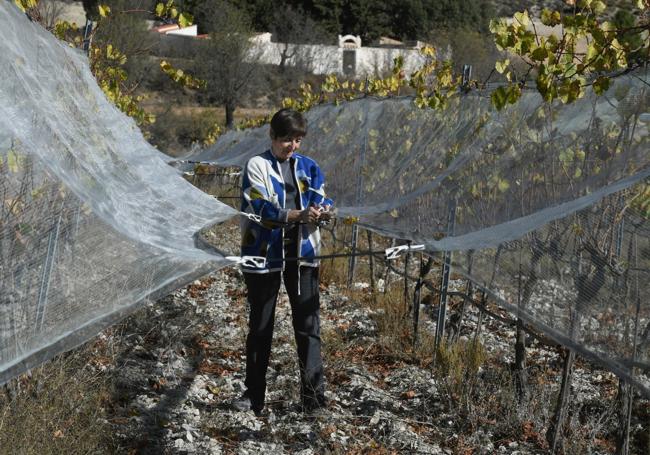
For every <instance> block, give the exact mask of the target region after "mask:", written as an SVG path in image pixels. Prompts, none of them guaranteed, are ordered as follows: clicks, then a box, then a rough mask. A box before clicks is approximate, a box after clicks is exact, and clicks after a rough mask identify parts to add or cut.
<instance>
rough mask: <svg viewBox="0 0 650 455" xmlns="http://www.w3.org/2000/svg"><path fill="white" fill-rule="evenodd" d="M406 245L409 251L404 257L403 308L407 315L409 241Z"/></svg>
mask: <svg viewBox="0 0 650 455" xmlns="http://www.w3.org/2000/svg"><path fill="white" fill-rule="evenodd" d="M406 244H407V245H408V246H409V251H407V252H406V256H405V257H404V308H405V309H406V312H407V313H409V310H410V308H409V307H408V304H409V262H410V261H411V251H410V247H411V241H410V240H408V241H407V242H406Z"/></svg>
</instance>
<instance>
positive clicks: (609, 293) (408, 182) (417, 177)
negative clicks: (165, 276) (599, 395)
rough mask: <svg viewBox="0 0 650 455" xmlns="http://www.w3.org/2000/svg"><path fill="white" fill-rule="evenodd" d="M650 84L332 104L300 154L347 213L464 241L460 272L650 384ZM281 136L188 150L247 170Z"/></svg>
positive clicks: (426, 239) (629, 80) (433, 240)
mask: <svg viewBox="0 0 650 455" xmlns="http://www.w3.org/2000/svg"><path fill="white" fill-rule="evenodd" d="M649 81H650V78H649V77H648V74H647V72H645V71H640V72H636V73H633V74H630V75H627V76H625V77H620V78H617V79H616V81H615V83H614V85H613V88H611V89H610V91H609V92H608V93H606V94H605V95H604V96H600V97H599V96H596V95H594V94H593V93H588V94H587V95H586V96H585V97H584V98H583V99H580V100H579V101H577V102H575V103H574V104H571V105H562V104H559V103H558V104H554V105H552V106H549V105H547V104H545V103H543V102H542V100H541V98H540V97H539V95H537V94H535V93H526V94H525V95H524V97H523V99H522V100H521V101H520V102H519V103H517V104H516V105H514V106H511V107H510V108H508V109H505V110H504V111H502V112H496V111H494V110H493V109H492V108H491V107H490V102H489V91H486V92H487V93H471V94H468V95H466V96H461V97H460V98H458V99H456V100H455V101H454V102H452V105H451V106H450V107H449V108H448V109H446V110H443V111H432V110H420V109H417V108H416V107H415V106H414V104H413V102H412V100H411V99H409V98H403V99H388V100H377V99H371V98H365V99H360V100H356V101H352V102H348V103H344V104H341V105H338V106H335V105H323V106H319V107H317V108H315V109H313V110H312V111H310V112H309V113H308V114H307V118H308V120H309V133H308V135H307V137H306V138H305V140H304V141H303V146H302V149H303V151H304V153H305V154H307V155H308V156H311V157H313V158H315V159H316V160H317V161H318V162H319V164H321V166H322V168H323V170H324V172H325V173H326V175H327V182H328V185H327V190H328V194H330V195H331V196H332V197H333V198H334V200H335V202H336V204H337V205H338V207H339V214H340V216H354V217H357V218H359V222H360V224H361V225H362V226H364V227H367V228H369V229H371V230H374V231H376V232H380V233H382V234H385V235H388V236H390V237H394V238H399V239H405V240H411V241H413V242H416V243H423V244H424V245H426V249H427V251H428V252H429V253H430V254H434V253H435V252H436V251H456V252H458V253H456V255H455V257H454V259H455V264H454V270H455V271H456V272H459V273H463V274H465V275H466V276H467V277H468V278H471V279H472V281H474V282H475V283H476V284H478V285H479V286H480V287H482V288H483V289H484V290H486V291H487V292H489V293H491V294H492V295H493V297H494V298H495V299H496V300H497V301H498V302H499V303H500V304H501V305H502V306H503V307H504V308H507V309H508V310H510V311H512V312H513V313H515V314H516V315H518V316H521V317H522V318H523V319H525V320H526V321H528V322H529V323H531V324H533V325H535V326H536V327H537V328H538V329H540V330H542V331H543V332H544V333H546V334H547V335H549V336H551V337H552V338H554V339H555V340H557V341H558V342H560V343H562V344H564V345H567V346H570V347H572V348H574V349H576V350H578V351H579V352H581V353H582V354H583V355H585V356H587V357H589V358H591V359H593V360H597V361H599V362H600V363H601V364H603V365H605V366H606V367H607V368H610V369H611V370H613V371H615V372H616V373H618V374H619V375H621V376H623V377H626V378H627V379H628V380H630V381H634V382H635V383H636V384H637V385H638V386H639V387H640V388H642V389H643V390H644V391H645V392H646V393H649V392H650V386H649V385H650V381H648V377H647V376H643V375H641V376H637V377H634V378H633V377H632V376H633V375H632V374H631V369H630V367H631V366H632V365H636V366H638V367H641V368H642V369H643V370H644V371H646V372H647V371H648V370H649V369H650V357H649V352H650V351H649V349H650V340H649V339H648V337H649V335H650V333H649V332H650V302H649V301H648V299H647V297H646V296H647V291H648V288H647V286H648V277H649V275H650V239H649V238H648V231H649V229H650V221H649V219H648V213H647V210H646V212H645V213H643V210H642V209H640V208H637V207H636V206H635V201H637V202H639V197H638V196H637V197H635V195H637V193H638V188H639V184H640V183H641V182H644V181H646V179H647V178H648V176H650V153H648V150H649V149H650V147H649V145H650V143H649V136H648V132H649V129H650V123H649V122H648V114H647V112H648V110H649V109H650V86H649V85H648V82H649ZM267 147H268V127H263V128H259V129H257V130H252V131H242V132H230V133H228V134H226V135H225V136H223V137H222V138H220V139H219V141H218V142H217V143H216V144H215V145H214V146H213V147H211V148H209V149H207V150H203V151H201V152H199V153H196V154H194V155H192V156H189V157H187V158H188V161H200V162H211V163H216V164H221V165H224V166H226V165H229V166H231V165H234V166H241V165H242V164H243V163H245V161H246V160H247V159H248V158H249V157H250V156H251V155H252V154H255V153H259V152H260V151H261V150H264V149H265V148H267ZM646 197H647V196H646ZM450 207H455V225H454V228H453V232H448V231H447V225H448V219H449V213H450ZM468 258H471V261H470V260H469V259H468ZM635 334H636V335H635Z"/></svg>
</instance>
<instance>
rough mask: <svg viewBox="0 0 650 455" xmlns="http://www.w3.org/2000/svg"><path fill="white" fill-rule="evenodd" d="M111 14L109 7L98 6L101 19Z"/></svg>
mask: <svg viewBox="0 0 650 455" xmlns="http://www.w3.org/2000/svg"><path fill="white" fill-rule="evenodd" d="M109 14H111V7H110V6H108V5H99V15H100V16H101V17H108V15H109Z"/></svg>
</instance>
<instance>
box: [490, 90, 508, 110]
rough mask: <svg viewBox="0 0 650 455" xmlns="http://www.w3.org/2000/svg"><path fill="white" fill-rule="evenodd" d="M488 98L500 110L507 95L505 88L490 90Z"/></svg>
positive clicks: (504, 103)
mask: <svg viewBox="0 0 650 455" xmlns="http://www.w3.org/2000/svg"><path fill="white" fill-rule="evenodd" d="M490 99H491V100H492V105H494V107H495V108H496V109H497V110H498V111H500V110H501V109H503V108H504V106H505V105H506V102H507V100H508V95H507V94H506V89H505V88H504V87H499V88H497V89H496V90H495V91H493V92H492V94H491V95H490Z"/></svg>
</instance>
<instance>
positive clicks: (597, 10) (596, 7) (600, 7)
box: [591, 0, 607, 16]
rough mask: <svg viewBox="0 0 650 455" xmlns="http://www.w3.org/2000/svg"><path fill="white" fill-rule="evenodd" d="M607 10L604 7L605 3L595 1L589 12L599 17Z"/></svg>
mask: <svg viewBox="0 0 650 455" xmlns="http://www.w3.org/2000/svg"><path fill="white" fill-rule="evenodd" d="M606 9H607V5H605V2H603V1H601V0H596V1H595V2H593V3H592V4H591V10H592V11H593V12H594V14H596V15H597V16H600V15H601V14H603V13H604V12H605V10H606Z"/></svg>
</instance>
